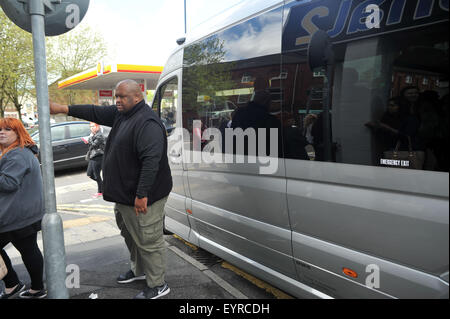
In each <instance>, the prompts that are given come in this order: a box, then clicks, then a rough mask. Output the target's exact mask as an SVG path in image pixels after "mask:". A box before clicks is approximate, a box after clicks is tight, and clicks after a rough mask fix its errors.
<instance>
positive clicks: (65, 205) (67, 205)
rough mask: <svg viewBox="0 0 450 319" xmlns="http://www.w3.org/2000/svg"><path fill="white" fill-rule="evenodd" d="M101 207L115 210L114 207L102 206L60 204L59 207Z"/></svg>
mask: <svg viewBox="0 0 450 319" xmlns="http://www.w3.org/2000/svg"><path fill="white" fill-rule="evenodd" d="M59 206H61V207H99V208H114V205H100V204H90V205H89V204H58V207H59Z"/></svg>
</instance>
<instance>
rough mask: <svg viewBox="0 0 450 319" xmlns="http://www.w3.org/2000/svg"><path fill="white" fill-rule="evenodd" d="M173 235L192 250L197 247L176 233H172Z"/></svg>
mask: <svg viewBox="0 0 450 319" xmlns="http://www.w3.org/2000/svg"><path fill="white" fill-rule="evenodd" d="M173 237H175V238H176V239H178V240H180V241H182V242H183V243H184V244H185V245H186V246H189V247H190V248H192V250H197V249H198V247H197V246H195V245H194V244H191V243H190V242H187V241H185V240H184V239H183V238H181V237H180V236H178V235H175V234H173Z"/></svg>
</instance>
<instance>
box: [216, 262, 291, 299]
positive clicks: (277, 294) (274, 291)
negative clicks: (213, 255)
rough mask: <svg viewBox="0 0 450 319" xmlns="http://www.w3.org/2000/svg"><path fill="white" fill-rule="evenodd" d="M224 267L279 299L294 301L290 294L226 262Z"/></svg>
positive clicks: (223, 263)
mask: <svg viewBox="0 0 450 319" xmlns="http://www.w3.org/2000/svg"><path fill="white" fill-rule="evenodd" d="M222 267H223V268H225V269H229V270H231V271H232V272H234V273H235V274H237V275H239V276H241V277H243V278H245V279H247V280H248V281H250V282H251V283H253V284H254V285H256V286H257V287H259V288H262V289H264V290H266V291H267V292H269V293H271V294H272V295H274V296H275V297H276V298H277V299H294V298H293V297H292V296H289V295H288V294H286V293H284V292H282V291H281V290H279V289H277V288H275V287H272V286H271V285H269V284H268V283H266V282H264V281H262V280H260V279H258V278H256V277H254V276H252V275H250V274H247V273H246V272H245V271H243V270H241V269H239V268H237V267H235V266H233V265H231V264H229V263H227V262H226V261H224V262H222Z"/></svg>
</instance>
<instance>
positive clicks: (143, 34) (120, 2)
mask: <svg viewBox="0 0 450 319" xmlns="http://www.w3.org/2000/svg"><path fill="white" fill-rule="evenodd" d="M242 1H251V0H186V17H187V23H186V24H187V32H188V33H189V31H190V30H192V28H194V27H196V26H198V25H199V24H201V23H202V22H204V21H205V20H207V19H209V18H213V17H214V16H215V15H217V14H219V13H220V12H221V11H223V10H225V9H227V8H229V7H231V6H233V5H235V4H237V3H239V2H242ZM81 25H89V26H90V27H92V28H93V29H94V30H96V31H97V32H99V33H100V34H101V35H102V36H103V38H104V40H105V42H106V43H107V45H108V54H109V58H108V59H107V60H106V61H104V62H106V63H124V64H143V65H158V66H159V65H160V66H163V65H164V64H165V62H166V61H167V58H168V57H169V55H170V53H171V52H172V51H173V50H174V49H176V47H177V46H178V45H177V44H176V40H177V39H178V38H181V37H183V36H184V34H185V33H184V0H129V1H124V0H90V4H89V9H88V11H87V13H86V16H85V17H84V19H83V20H82V21H81V23H80V26H81Z"/></svg>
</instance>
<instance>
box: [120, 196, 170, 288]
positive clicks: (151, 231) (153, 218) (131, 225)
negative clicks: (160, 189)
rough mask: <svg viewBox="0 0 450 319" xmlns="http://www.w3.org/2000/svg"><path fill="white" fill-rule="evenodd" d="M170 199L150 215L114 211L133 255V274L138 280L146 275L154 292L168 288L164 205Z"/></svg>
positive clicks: (130, 209) (151, 208) (122, 209)
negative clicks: (165, 277)
mask: <svg viewBox="0 0 450 319" xmlns="http://www.w3.org/2000/svg"><path fill="white" fill-rule="evenodd" d="M166 202H167V197H165V198H163V199H160V200H159V201H157V202H155V203H153V204H152V205H151V206H149V207H148V208H147V213H146V214H139V216H136V213H135V211H134V206H126V205H122V204H117V203H116V205H115V207H114V212H115V216H116V223H117V226H118V227H119V229H120V234H121V235H122V237H123V238H124V239H125V243H126V245H127V247H128V250H129V251H130V259H131V270H132V271H133V272H134V274H135V275H136V276H142V275H143V274H145V279H146V281H147V285H148V286H149V287H150V288H153V287H156V286H161V285H163V284H164V275H165V271H166V242H165V240H164V236H163V220H164V205H165V204H166Z"/></svg>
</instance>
